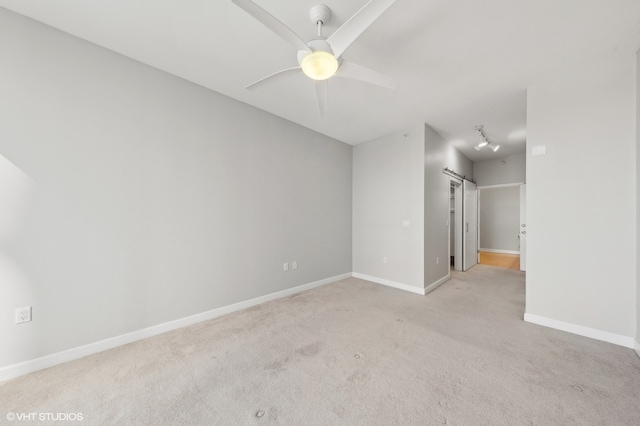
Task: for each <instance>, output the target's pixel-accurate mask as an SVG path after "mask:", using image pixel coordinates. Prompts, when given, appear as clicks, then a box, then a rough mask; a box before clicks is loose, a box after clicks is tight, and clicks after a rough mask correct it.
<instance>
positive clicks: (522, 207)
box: [520, 183, 527, 271]
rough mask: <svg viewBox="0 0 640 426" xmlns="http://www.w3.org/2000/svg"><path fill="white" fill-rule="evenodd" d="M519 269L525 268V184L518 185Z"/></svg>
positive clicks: (524, 269) (523, 269)
mask: <svg viewBox="0 0 640 426" xmlns="http://www.w3.org/2000/svg"><path fill="white" fill-rule="evenodd" d="M520 270H521V271H526V270H527V186H526V185H525V184H524V183H523V184H522V185H520Z"/></svg>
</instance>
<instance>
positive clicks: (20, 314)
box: [16, 306, 31, 324]
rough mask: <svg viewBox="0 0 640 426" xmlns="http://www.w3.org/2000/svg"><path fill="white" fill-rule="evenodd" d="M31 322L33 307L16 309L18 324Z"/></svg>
mask: <svg viewBox="0 0 640 426" xmlns="http://www.w3.org/2000/svg"><path fill="white" fill-rule="evenodd" d="M29 321H31V306H27V307H24V308H18V309H16V324H22V323H23V322H29Z"/></svg>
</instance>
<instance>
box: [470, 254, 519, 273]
mask: <svg viewBox="0 0 640 426" xmlns="http://www.w3.org/2000/svg"><path fill="white" fill-rule="evenodd" d="M480 263H481V264H483V265H491V266H499V267H501V268H508V269H516V270H520V255H518V254H504V253H489V252H486V251H481V252H480Z"/></svg>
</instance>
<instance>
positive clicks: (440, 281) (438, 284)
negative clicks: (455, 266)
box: [424, 272, 451, 294]
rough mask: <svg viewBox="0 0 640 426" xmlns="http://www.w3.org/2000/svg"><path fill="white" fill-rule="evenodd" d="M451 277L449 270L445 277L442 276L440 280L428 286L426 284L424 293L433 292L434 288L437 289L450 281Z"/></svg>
mask: <svg viewBox="0 0 640 426" xmlns="http://www.w3.org/2000/svg"><path fill="white" fill-rule="evenodd" d="M450 279H451V272H449V273H448V274H447V275H445V276H444V277H442V278H440V279H439V280H438V281H436V282H434V283H432V284H429V285H428V286H426V287H425V288H424V294H429V293H431V292H432V291H433V290H435V289H436V288H438V287H440V286H441V285H442V284H444V283H446V282H447V281H449V280H450Z"/></svg>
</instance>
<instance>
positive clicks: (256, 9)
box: [231, 0, 311, 52]
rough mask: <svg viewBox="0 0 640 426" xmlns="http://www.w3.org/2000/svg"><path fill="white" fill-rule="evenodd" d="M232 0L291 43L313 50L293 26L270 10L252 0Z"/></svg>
mask: <svg viewBox="0 0 640 426" xmlns="http://www.w3.org/2000/svg"><path fill="white" fill-rule="evenodd" d="M231 1H232V2H233V3H234V4H235V5H236V6H238V7H240V8H241V9H243V10H244V11H245V12H247V13H248V14H249V15H251V16H253V17H254V18H256V19H257V20H258V21H260V22H262V24H263V25H264V26H265V27H267V28H269V29H270V30H271V31H273V32H274V33H276V34H278V35H279V36H280V37H282V38H283V39H285V40H286V41H288V42H289V43H291V44H292V45H293V46H294V47H296V48H297V49H298V50H305V51H307V52H309V51H311V49H309V46H307V43H305V42H304V41H303V40H302V39H301V38H300V37H298V35H297V34H296V33H294V32H293V31H292V30H291V28H289V27H287V26H286V25H285V24H283V23H282V22H280V21H279V20H277V19H276V18H275V17H274V16H273V15H271V14H270V13H269V12H267V11H266V10H264V9H263V8H261V7H260V6H258V5H257V4H255V3H254V2H252V1H251V0H231Z"/></svg>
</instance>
